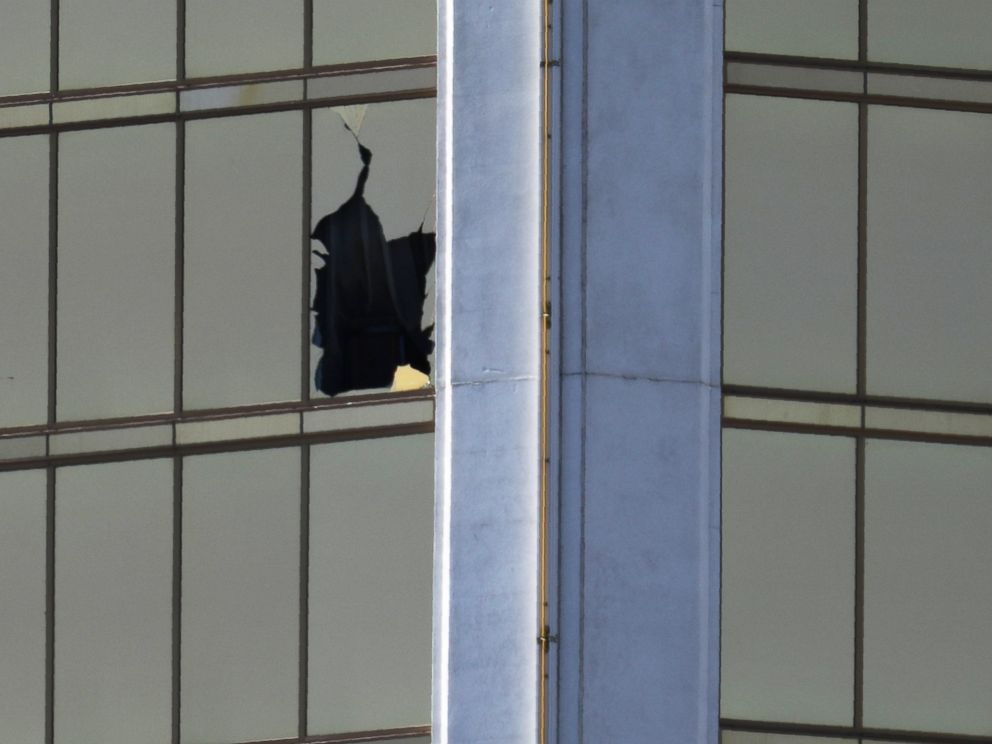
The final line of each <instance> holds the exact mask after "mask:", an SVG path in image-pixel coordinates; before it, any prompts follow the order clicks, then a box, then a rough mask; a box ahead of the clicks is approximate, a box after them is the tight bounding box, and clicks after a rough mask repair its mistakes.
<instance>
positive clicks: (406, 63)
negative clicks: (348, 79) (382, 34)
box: [0, 55, 437, 108]
mask: <svg viewBox="0 0 992 744" xmlns="http://www.w3.org/2000/svg"><path fill="white" fill-rule="evenodd" d="M436 66H437V55H429V56H424V57H402V58H398V59H389V60H374V61H370V62H353V63H347V64H339V65H322V66H319V67H311V68H309V69H308V68H304V67H294V68H291V69H287V70H269V71H264V72H251V73H239V74H236V75H215V76H212V77H201V78H187V79H185V80H161V81H156V82H151V83H133V84H129V85H112V86H105V87H101V88H79V89H74V90H60V91H55V92H49V91H46V92H43V93H27V94H21V95H16V96H3V97H0V108H3V107H7V106H24V105H30V104H47V103H61V102H65V101H86V100H95V99H100V98H110V97H115V96H128V95H138V94H140V93H179V92H182V91H187V90H197V89H200V88H216V87H223V86H228V85H247V84H252V83H272V82H281V81H284V80H312V79H314V78H323V77H337V76H340V75H354V74H359V73H369V72H390V71H395V70H416V69H422V68H426V67H436Z"/></svg>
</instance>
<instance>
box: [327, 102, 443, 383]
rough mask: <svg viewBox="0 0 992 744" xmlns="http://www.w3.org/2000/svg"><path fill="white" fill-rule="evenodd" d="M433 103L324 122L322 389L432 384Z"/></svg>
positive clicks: (368, 109) (385, 107)
mask: <svg viewBox="0 0 992 744" xmlns="http://www.w3.org/2000/svg"><path fill="white" fill-rule="evenodd" d="M434 105H435V104H434V101H433V100H427V101H407V102H399V103H384V104H377V105H372V106H361V107H355V106H349V107H342V108H341V109H328V110H323V111H318V112H315V114H314V148H313V160H314V168H313V172H314V181H313V187H314V202H315V203H314V205H313V214H314V218H315V220H316V226H315V228H314V231H313V234H312V236H311V237H312V238H313V239H314V240H317V241H319V243H320V247H319V248H318V249H317V250H315V251H314V257H313V268H314V273H313V275H312V282H311V296H312V299H313V310H314V316H313V325H312V334H313V335H312V340H313V346H312V347H311V350H312V353H311V368H312V372H313V383H312V391H313V392H314V393H323V394H325V395H337V394H340V393H345V392H348V391H355V390H384V389H393V390H398V389H416V388H420V387H424V386H425V385H427V384H429V382H430V377H429V375H430V373H431V368H432V352H433V348H434V344H433V340H432V335H433V319H434V303H433V295H434V274H433V263H434V252H435V244H434V233H433V217H434V168H435V160H434ZM356 141H357V142H356ZM321 215H323V216H321Z"/></svg>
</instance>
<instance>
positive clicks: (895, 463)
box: [864, 440, 992, 736]
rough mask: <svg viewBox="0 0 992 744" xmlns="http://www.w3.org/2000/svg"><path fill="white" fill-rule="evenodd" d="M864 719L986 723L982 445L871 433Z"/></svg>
mask: <svg viewBox="0 0 992 744" xmlns="http://www.w3.org/2000/svg"><path fill="white" fill-rule="evenodd" d="M865 474H866V481H865V641H864V648H865V676H864V700H865V702H864V720H865V725H866V726H872V727H876V728H889V729H907V730H913V731H946V732H948V733H960V734H976V735H982V736H989V735H992V707H990V705H989V701H990V700H992V672H990V670H992V639H990V636H989V620H990V618H992V594H990V593H989V591H988V586H989V575H990V574H992V541H990V540H989V534H990V532H992V499H990V498H989V484H990V483H992V454H990V450H989V449H987V448H984V447H962V446H953V445H944V444H929V443H922V442H893V441H872V440H869V442H868V445H867V450H866V465H865Z"/></svg>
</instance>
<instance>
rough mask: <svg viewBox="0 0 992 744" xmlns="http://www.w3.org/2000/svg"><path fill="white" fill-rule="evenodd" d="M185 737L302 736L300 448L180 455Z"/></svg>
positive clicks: (195, 740)
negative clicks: (298, 732) (298, 727)
mask: <svg viewBox="0 0 992 744" xmlns="http://www.w3.org/2000/svg"><path fill="white" fill-rule="evenodd" d="M182 551H183V569H182V570H183V576H182V590H183V613H182V701H181V702H182V741H183V742H184V744H208V743H214V742H236V741H260V740H269V739H288V738H290V737H293V736H295V735H296V724H297V710H298V705H297V701H298V695H297V687H298V679H299V624H298V618H299V611H300V606H299V586H300V575H299V563H300V453H299V450H297V449H274V450H262V451H256V452H237V453H233V454H222V455H206V456H199V457H187V458H186V459H185V461H184V462H183V547H182Z"/></svg>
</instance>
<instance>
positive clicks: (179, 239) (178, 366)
mask: <svg viewBox="0 0 992 744" xmlns="http://www.w3.org/2000/svg"><path fill="white" fill-rule="evenodd" d="M175 127H176V166H175V167H176V171H175V176H176V183H175V192H176V201H175V220H176V222H175V263H174V270H175V274H174V276H173V282H174V285H175V297H174V303H175V304H174V312H175V316H174V344H175V347H174V349H173V365H174V366H173V380H172V382H173V399H172V411H173V414H174V415H175V416H177V417H178V416H181V415H182V413H183V366H184V361H183V316H184V310H185V302H184V300H185V286H186V276H185V272H186V123H185V122H184V121H182V120H179V121H177V122H176V124H175Z"/></svg>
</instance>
